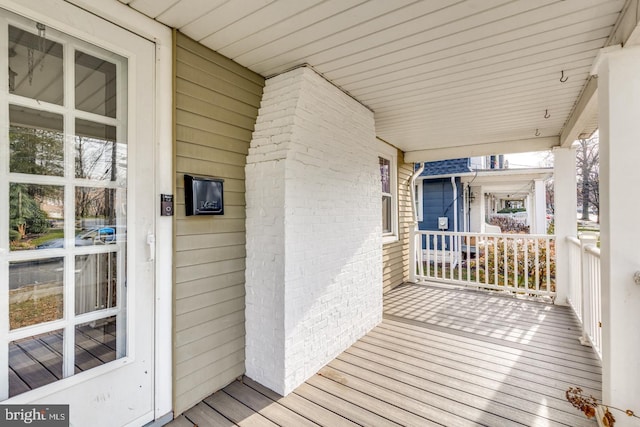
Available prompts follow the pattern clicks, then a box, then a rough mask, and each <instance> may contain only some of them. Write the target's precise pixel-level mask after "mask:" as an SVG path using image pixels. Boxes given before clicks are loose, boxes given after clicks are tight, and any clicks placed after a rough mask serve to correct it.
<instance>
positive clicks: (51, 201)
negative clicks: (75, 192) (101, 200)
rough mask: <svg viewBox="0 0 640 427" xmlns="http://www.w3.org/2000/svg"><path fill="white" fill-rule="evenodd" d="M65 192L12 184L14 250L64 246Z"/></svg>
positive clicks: (53, 188)
mask: <svg viewBox="0 0 640 427" xmlns="http://www.w3.org/2000/svg"><path fill="white" fill-rule="evenodd" d="M63 202H64V190H63V187H59V186H55V185H38V184H21V183H15V182H12V183H10V184H9V241H10V248H11V250H12V251H19V250H27V249H53V248H62V247H64V228H63V225H64V216H63V214H64V204H63Z"/></svg>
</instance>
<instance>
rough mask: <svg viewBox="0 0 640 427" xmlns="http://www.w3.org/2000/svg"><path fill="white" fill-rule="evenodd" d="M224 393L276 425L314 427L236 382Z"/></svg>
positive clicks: (294, 413)
mask: <svg viewBox="0 0 640 427" xmlns="http://www.w3.org/2000/svg"><path fill="white" fill-rule="evenodd" d="M224 391H225V393H227V394H228V395H229V396H231V397H233V398H234V399H236V400H237V401H238V402H240V403H242V404H244V405H246V406H248V407H249V408H251V409H252V410H253V411H256V412H258V413H259V414H261V415H263V416H264V417H265V418H268V419H269V420H271V421H273V422H274V423H276V424H278V425H291V426H294V425H295V426H316V425H317V424H316V423H314V422H312V421H310V420H308V419H307V418H306V417H304V416H302V415H299V414H297V413H296V412H294V411H292V410H291V409H289V408H287V407H286V406H282V405H280V404H278V403H276V402H273V401H272V400H271V399H269V398H268V397H266V396H264V395H262V394H260V393H259V392H257V391H255V390H254V389H252V388H251V387H249V386H247V385H244V384H242V383H240V382H239V381H236V382H234V383H232V384H229V385H228V386H227V387H225V389H224Z"/></svg>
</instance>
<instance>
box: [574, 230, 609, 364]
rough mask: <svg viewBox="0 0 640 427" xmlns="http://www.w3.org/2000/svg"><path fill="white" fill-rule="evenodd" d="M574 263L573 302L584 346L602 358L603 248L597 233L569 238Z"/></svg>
mask: <svg viewBox="0 0 640 427" xmlns="http://www.w3.org/2000/svg"><path fill="white" fill-rule="evenodd" d="M567 240H568V241H569V243H570V245H569V246H570V262H571V265H574V266H576V268H572V269H571V271H570V275H571V276H570V281H569V286H570V288H569V304H570V305H571V307H572V308H573V310H574V312H575V313H576V316H577V317H578V319H580V322H582V336H581V337H580V342H581V343H582V344H583V345H591V346H592V347H593V349H594V350H595V351H596V353H597V354H598V356H599V357H600V359H601V360H602V328H601V323H600V322H601V320H600V319H601V318H602V317H601V315H602V312H601V302H600V301H601V300H600V295H601V286H600V249H599V248H598V247H597V246H596V242H597V237H596V236H595V235H589V234H587V235H581V236H580V237H579V238H576V237H568V238H567Z"/></svg>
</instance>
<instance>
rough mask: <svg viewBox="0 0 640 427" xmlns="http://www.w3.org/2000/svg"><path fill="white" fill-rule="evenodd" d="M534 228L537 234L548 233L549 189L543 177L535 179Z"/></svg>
mask: <svg viewBox="0 0 640 427" xmlns="http://www.w3.org/2000/svg"><path fill="white" fill-rule="evenodd" d="M533 185H534V193H533V194H534V197H535V202H534V203H533V205H534V206H535V211H534V221H535V226H534V230H535V232H536V234H547V189H546V188H545V186H544V181H543V180H541V179H536V180H534V184H533Z"/></svg>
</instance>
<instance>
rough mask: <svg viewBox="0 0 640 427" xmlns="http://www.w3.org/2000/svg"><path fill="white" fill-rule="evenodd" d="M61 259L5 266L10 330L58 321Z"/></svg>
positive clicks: (61, 275) (62, 266)
mask: <svg viewBox="0 0 640 427" xmlns="http://www.w3.org/2000/svg"><path fill="white" fill-rule="evenodd" d="M63 272H64V264H63V258H44V259H38V260H32V261H16V262H10V263H9V325H10V328H11V329H17V328H22V327H24V326H31V325H37V324H39V323H44V322H50V321H52V320H58V319H62V314H63V304H62V299H63V298H62V293H63V289H62V287H63V277H64V275H63Z"/></svg>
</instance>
